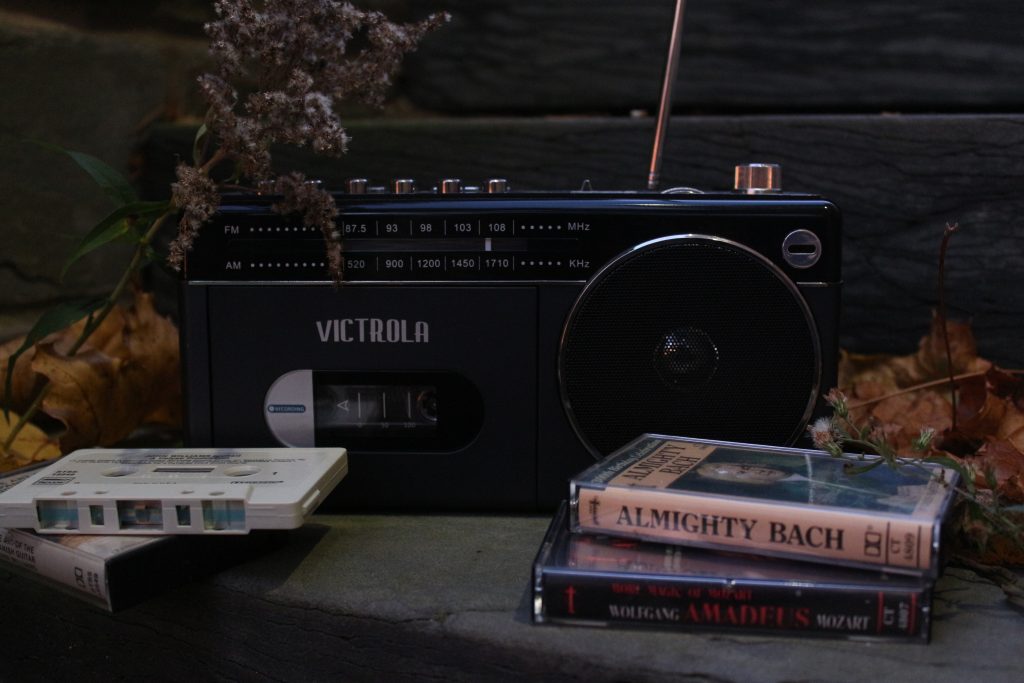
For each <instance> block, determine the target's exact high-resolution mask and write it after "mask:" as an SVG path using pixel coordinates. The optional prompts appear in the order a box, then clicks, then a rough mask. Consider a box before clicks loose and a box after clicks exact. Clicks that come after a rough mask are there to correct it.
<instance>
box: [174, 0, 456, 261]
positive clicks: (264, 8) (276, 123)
mask: <svg viewBox="0 0 1024 683" xmlns="http://www.w3.org/2000/svg"><path fill="white" fill-rule="evenodd" d="M214 9H215V11H216V13H217V17H218V19H217V21H215V22H212V23H210V24H207V26H206V31H207V34H208V35H209V36H210V39H211V46H210V52H211V54H212V55H213V57H214V58H215V60H216V62H217V70H216V73H208V74H204V75H203V76H201V77H200V78H199V86H200V88H201V90H202V92H203V94H204V96H205V97H206V100H207V101H208V103H209V105H210V108H209V112H208V114H207V119H206V126H207V128H208V129H209V131H210V133H211V134H212V135H213V137H214V139H215V140H216V141H217V144H218V145H219V149H218V150H217V152H216V153H215V154H217V155H220V157H223V158H226V159H230V160H232V161H233V162H234V163H235V168H236V173H237V174H238V175H239V176H240V177H244V178H247V179H248V180H250V181H252V182H253V184H254V185H256V186H267V185H269V186H270V187H273V188H274V189H275V191H276V192H278V193H281V194H283V195H284V199H283V200H282V201H281V202H280V203H279V204H278V205H277V208H278V210H280V211H282V212H293V211H294V212H297V213H301V214H302V215H303V216H304V217H305V219H306V222H307V225H310V226H312V227H318V228H320V230H321V232H322V233H323V235H324V238H325V240H327V244H328V258H329V261H330V263H331V272H332V274H333V275H334V277H335V278H336V279H339V278H340V275H341V248H340V244H339V242H338V236H337V234H336V229H335V224H334V218H335V216H336V215H337V212H336V210H335V209H334V208H333V202H332V201H331V199H330V195H329V194H328V193H327V192H326V191H325V190H323V189H321V188H319V187H318V186H316V185H314V184H308V183H306V182H305V178H303V177H302V176H301V175H298V174H289V175H285V176H281V177H279V178H276V177H275V175H274V171H273V168H272V158H271V146H272V145H274V144H288V145H293V146H297V147H308V148H310V149H312V150H313V151H314V152H316V153H318V154H324V155H328V156H340V155H342V154H344V153H345V151H346V149H347V148H348V143H349V137H348V135H347V134H346V132H345V129H344V128H343V126H342V125H341V121H340V120H339V118H338V115H337V113H336V111H335V108H336V105H337V104H338V103H339V102H340V101H341V100H343V99H348V98H355V99H359V100H362V101H364V102H369V103H371V104H377V105H379V104H380V103H381V102H382V101H383V98H384V92H385V90H386V88H387V87H388V86H389V85H390V84H391V78H392V76H393V74H394V73H395V71H396V70H397V69H398V67H399V65H400V64H401V61H402V58H403V57H404V55H405V54H406V53H407V52H410V51H412V50H415V49H416V46H417V45H418V43H419V41H420V39H421V38H422V37H423V36H424V35H425V34H426V33H428V32H429V31H431V30H433V29H435V28H437V27H439V26H440V25H442V24H443V23H444V22H446V21H447V20H448V18H449V17H448V15H447V14H435V15H431V16H430V17H428V18H427V19H426V20H424V21H421V22H418V23H414V24H395V23H392V22H390V21H388V19H387V18H386V17H385V16H384V15H383V14H381V13H380V12H375V11H364V10H360V9H357V8H355V7H353V6H352V5H351V4H349V3H347V2H336V1H334V0H266V1H265V2H254V1H252V0H218V1H217V2H216V3H215V4H214ZM353 43H354V44H356V45H358V46H359V47H358V48H357V49H352V44H353ZM244 87H248V88H250V91H249V92H247V93H246V94H244V95H243V94H241V93H240V88H244ZM198 163H199V162H198V161H197V164H198ZM193 170H198V171H199V172H200V173H202V174H207V173H208V171H209V169H207V168H206V167H205V166H202V167H200V168H198V169H193ZM178 179H179V180H178V183H177V185H176V189H175V203H176V205H177V206H178V207H179V208H181V209H182V210H183V214H182V219H181V223H180V232H179V236H178V239H177V240H175V242H174V244H173V245H172V251H171V263H172V265H175V266H176V267H180V266H181V263H182V258H183V256H184V253H185V251H187V250H188V247H189V246H190V245H191V241H192V239H193V238H194V236H195V232H196V229H197V227H198V225H200V224H201V223H202V222H204V221H205V220H206V219H207V218H208V217H209V215H208V214H206V209H207V206H206V205H205V204H203V203H202V202H205V201H206V200H207V199H208V194H207V193H206V192H205V188H200V186H199V183H198V182H197V181H195V179H194V178H191V177H190V176H189V175H188V173H187V172H185V171H182V170H181V169H180V168H179V170H178ZM178 187H180V189H178ZM201 190H202V191H201ZM192 201H197V204H196V205H195V206H194V207H193V205H192V203H191V202H192ZM204 214H206V215H205V217H204ZM197 221H198V222H197Z"/></svg>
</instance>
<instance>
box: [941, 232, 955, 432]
mask: <svg viewBox="0 0 1024 683" xmlns="http://www.w3.org/2000/svg"><path fill="white" fill-rule="evenodd" d="M959 228H960V224H959V223H954V224H953V225H950V224H949V223H947V224H946V229H945V230H944V231H943V233H942V245H941V246H940V247H939V324H940V325H942V342H943V343H944V344H945V346H946V370H947V371H948V372H949V393H950V396H949V398H950V402H951V403H952V404H953V418H952V420H953V421H952V425H951V426H950V431H953V432H955V431H956V382H955V381H954V380H953V352H952V350H951V349H950V347H949V327H948V326H947V325H946V252H947V251H948V250H949V239H950V238H951V237H952V236H953V233H954V232H956V231H957V230H958V229H959Z"/></svg>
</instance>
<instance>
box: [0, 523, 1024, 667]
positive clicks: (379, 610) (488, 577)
mask: <svg viewBox="0 0 1024 683" xmlns="http://www.w3.org/2000/svg"><path fill="white" fill-rule="evenodd" d="M547 521H548V520H547V519H546V518H543V517H535V516H524V517H504V516H420V517H414V516H398V515H372V516H370V515H351V516H348V515H346V516H336V515H322V516H317V517H315V518H314V521H313V523H312V524H310V525H307V526H306V527H305V528H303V529H302V530H299V531H297V532H295V533H294V534H293V537H292V539H291V540H290V542H289V543H288V544H287V545H286V546H285V547H284V548H282V549H280V550H278V551H275V552H274V553H273V554H271V555H268V556H265V557H263V558H260V559H258V560H255V561H252V562H250V563H248V564H245V565H242V566H239V567H236V568H234V569H231V570H228V571H226V572H224V573H222V574H220V575H217V576H215V577H212V578H210V579H207V580H205V581H200V582H196V583H193V584H190V585H187V586H184V587H182V588H180V589H177V590H174V591H171V592H169V593H167V594H165V595H163V596H161V597H158V598H155V599H152V600H150V601H148V602H145V603H143V604H141V605H138V606H136V607H134V608H130V609H128V610H125V611H123V612H120V613H118V614H116V615H113V616H110V615H106V614H104V613H101V612H98V611H97V610H95V609H92V608H90V607H87V606H85V605H83V604H81V603H79V602H77V601H75V600H73V599H71V598H68V597H65V596H64V595H63V594H60V593H56V592H53V591H52V590H50V589H48V588H46V587H43V586H41V585H38V584H36V583H34V582H32V581H30V580H28V579H24V578H21V577H13V576H10V575H8V574H6V573H4V572H2V571H0V599H2V600H3V603H4V606H5V618H4V620H3V622H2V625H0V637H2V638H3V639H4V642H5V643H7V646H8V647H7V648H5V652H6V656H5V661H4V670H5V673H7V674H8V675H9V676H12V677H13V678H19V677H24V676H28V675H30V674H31V675H33V676H35V677H43V678H57V677H67V676H74V677H75V678H76V679H78V680H93V679H97V680H99V679H100V678H101V677H102V678H103V679H104V680H110V679H112V678H114V679H116V678H126V677H129V676H141V675H147V674H148V675H152V674H153V673H155V672H159V674H160V676H162V677H165V678H182V677H185V676H192V677H197V676H198V677H201V678H203V679H215V678H225V679H236V680H237V679H243V680H278V679H287V680H353V681H362V680H366V681H372V680H383V679H385V678H386V679H387V680H394V681H405V680H409V681H412V680H425V679H437V678H441V679H443V680H453V681H479V680H496V681H514V680H527V679H528V680H544V681H621V680H634V681H650V682H657V681H670V680H671V681H679V680H684V681H686V680H692V681H698V680H700V681H708V680H714V681H737V682H738V681H744V682H746V681H754V682H757V681H764V682H769V681H772V682H775V681H777V682H782V681H793V680H800V681H825V680H827V681H833V682H839V683H841V682H846V681H849V682H854V681H865V680H900V681H909V682H915V681H920V682H922V683H947V682H948V683H962V681H964V680H972V679H976V680H984V681H986V683H989V682H1000V681H1017V680H1020V679H1021V678H1022V677H1024V663H1022V662H1021V661H1020V658H1019V657H1018V653H1017V647H1016V645H1017V644H1018V643H1020V642H1022V638H1024V617H1022V615H1021V614H1020V613H1019V612H1017V611H1016V610H1014V609H1013V608H1012V607H1010V606H1009V605H1008V603H1007V602H1006V600H1005V598H1004V596H1003V594H1002V592H1001V591H1000V590H999V588H998V587H996V586H994V585H993V584H991V583H989V582H988V581H985V580H983V579H980V578H979V577H978V576H977V575H975V574H974V573H973V572H970V571H968V570H964V569H951V570H948V571H947V572H946V575H945V576H944V577H943V578H942V579H941V580H940V582H939V585H938V588H937V592H936V598H935V613H934V628H933V640H932V643H931V644H930V645H913V644H904V643H887V642H872V643H865V642H853V641H842V640H821V639H799V638H775V637H768V636H750V635H739V634H730V633H701V632H686V633H680V632H664V631H633V630H620V629H597V628H582V627H571V626H561V627H559V626H536V625H533V624H531V623H530V621H529V616H528V614H529V612H528V606H529V599H528V593H527V591H528V585H529V576H530V569H531V563H532V559H533V556H534V553H535V552H536V549H537V546H538V545H539V543H540V539H541V537H542V536H543V533H544V530H545V528H546V526H547ZM140 580H144V577H140Z"/></svg>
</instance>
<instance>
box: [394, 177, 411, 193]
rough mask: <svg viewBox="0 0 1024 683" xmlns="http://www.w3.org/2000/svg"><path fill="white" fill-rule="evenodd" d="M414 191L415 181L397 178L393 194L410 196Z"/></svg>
mask: <svg viewBox="0 0 1024 683" xmlns="http://www.w3.org/2000/svg"><path fill="white" fill-rule="evenodd" d="M415 191H416V181H415V180H412V179H411V178H399V179H398V180H396V181H395V194H412V193H413V192H415Z"/></svg>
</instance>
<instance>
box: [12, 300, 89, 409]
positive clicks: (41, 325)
mask: <svg viewBox="0 0 1024 683" xmlns="http://www.w3.org/2000/svg"><path fill="white" fill-rule="evenodd" d="M105 303H107V300H106V298H104V297H99V298H92V299H72V300H70V301H64V302H62V303H59V304H57V305H56V306H55V307H53V308H51V309H50V310H48V311H47V312H45V313H43V314H42V315H41V316H40V317H39V320H37V321H36V324H35V325H33V326H32V329H31V330H29V331H28V334H27V335H25V341H23V342H22V343H21V346H19V347H18V349H17V350H16V351H15V352H14V353H12V354H11V355H10V357H9V358H8V359H7V377H6V380H5V381H4V416H5V417H8V416H9V414H10V413H9V411H10V405H11V390H12V388H13V384H14V379H13V378H14V364H15V363H16V362H18V358H20V357H21V354H23V353H25V352H26V351H28V350H29V349H30V348H32V347H33V346H35V344H36V343H37V342H38V341H40V340H41V339H44V338H45V337H46V336H48V335H50V334H53V333H54V332H58V331H60V330H63V329H64V328H65V327H67V326H68V325H71V324H73V323H76V322H78V321H79V320H81V319H82V318H84V317H86V316H88V315H91V314H93V313H94V312H96V311H98V310H99V309H100V308H102V307H103V305H104V304H105Z"/></svg>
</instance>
